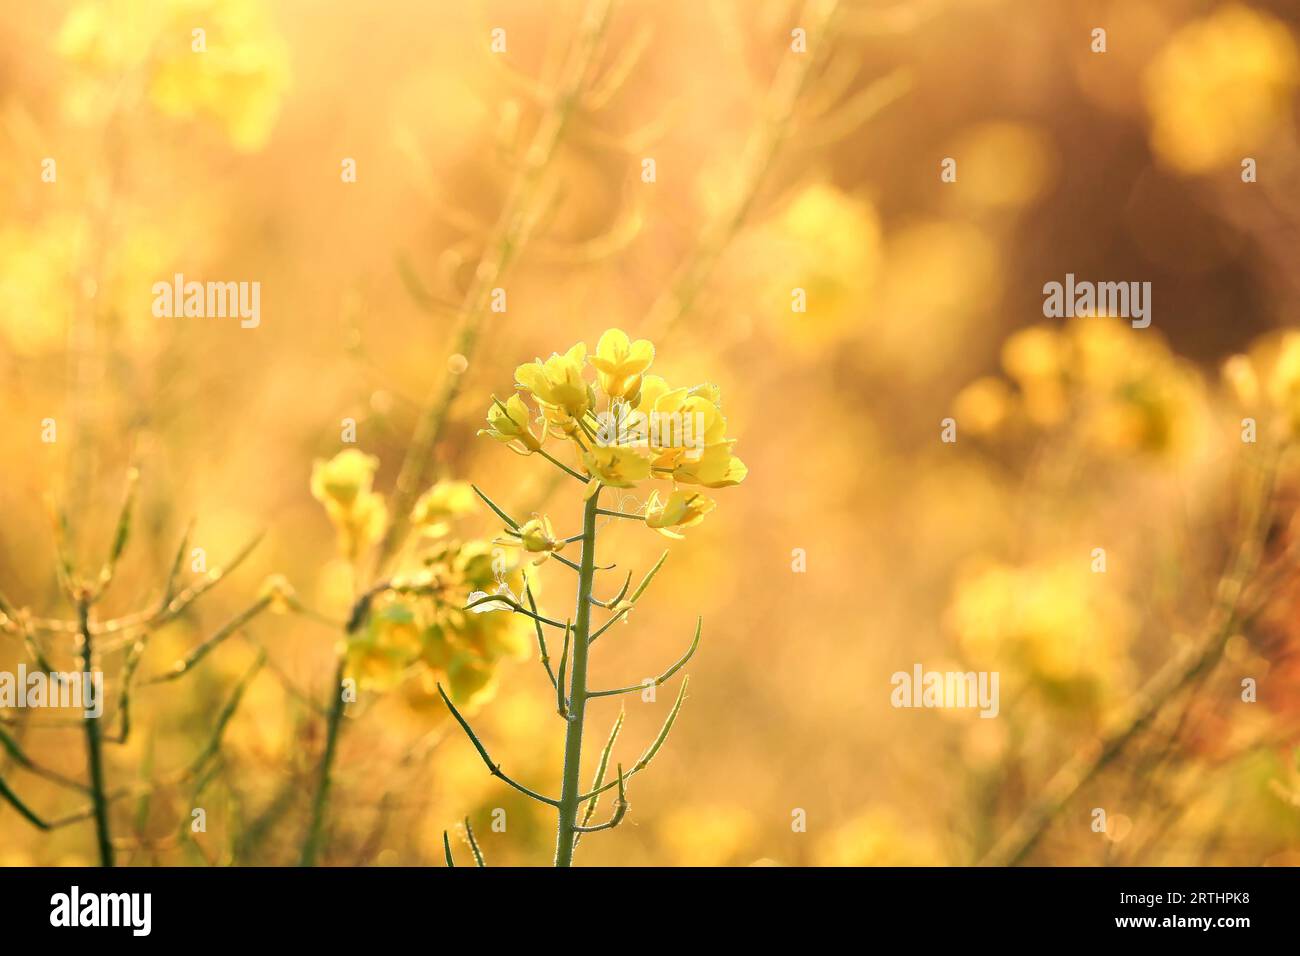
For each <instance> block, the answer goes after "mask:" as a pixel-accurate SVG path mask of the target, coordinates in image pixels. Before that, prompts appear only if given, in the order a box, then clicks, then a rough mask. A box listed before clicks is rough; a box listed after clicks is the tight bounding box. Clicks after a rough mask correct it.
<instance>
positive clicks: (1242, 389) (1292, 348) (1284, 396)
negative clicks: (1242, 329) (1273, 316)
mask: <svg viewBox="0 0 1300 956" xmlns="http://www.w3.org/2000/svg"><path fill="white" fill-rule="evenodd" d="M1223 378H1224V380H1225V382H1226V383H1227V385H1228V387H1229V388H1230V389H1231V390H1232V392H1233V396H1234V398H1235V399H1236V400H1237V402H1238V404H1240V405H1241V406H1242V408H1243V409H1245V410H1246V411H1250V412H1252V413H1255V414H1257V415H1276V416H1277V420H1278V422H1279V426H1278V427H1279V430H1280V431H1281V432H1282V433H1283V437H1286V438H1291V439H1295V438H1300V332H1294V331H1286V332H1279V333H1274V334H1272V335H1266V336H1264V337H1263V338H1261V339H1260V340H1259V341H1257V342H1255V343H1254V344H1253V345H1252V346H1251V349H1250V352H1249V353H1248V354H1246V355H1234V356H1232V357H1231V358H1229V359H1228V360H1227V361H1226V362H1224V364H1223Z"/></svg>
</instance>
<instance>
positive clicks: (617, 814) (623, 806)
mask: <svg viewBox="0 0 1300 956" xmlns="http://www.w3.org/2000/svg"><path fill="white" fill-rule="evenodd" d="M617 783H618V797H616V798H615V800H614V814H613V815H612V816H611V817H610V818H609V819H608V820H606V821H605V822H604V823H601V824H598V825H596V826H594V827H588V826H581V827H574V828H573V829H574V832H575V833H597V832H599V831H601V830H612V829H614V827H616V826H618V825H619V824H620V823H622V822H623V817H624V816H626V815H627V807H628V804H627V787H626V782H625V778H624V776H623V765H622V764H619V765H618V780H617ZM574 842H575V843H576V842H577V840H576V838H575V840H574Z"/></svg>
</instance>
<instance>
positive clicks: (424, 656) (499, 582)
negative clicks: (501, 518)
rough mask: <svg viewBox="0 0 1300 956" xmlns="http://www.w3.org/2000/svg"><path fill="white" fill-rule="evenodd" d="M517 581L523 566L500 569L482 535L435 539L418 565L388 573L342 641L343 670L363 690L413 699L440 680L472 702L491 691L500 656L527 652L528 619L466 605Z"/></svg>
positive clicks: (519, 587) (497, 553) (427, 695)
mask: <svg viewBox="0 0 1300 956" xmlns="http://www.w3.org/2000/svg"><path fill="white" fill-rule="evenodd" d="M523 583H524V572H523V570H522V569H520V568H518V567H511V568H509V569H508V570H507V569H505V568H504V567H503V565H502V561H501V549H499V548H494V547H493V546H492V545H491V544H489V543H487V542H485V541H465V542H462V541H456V540H452V539H447V540H444V541H441V542H439V543H438V544H437V545H436V546H435V547H433V548H432V549H430V550H429V551H428V552H427V553H426V554H425V555H424V556H423V558H422V563H421V567H420V569H419V570H418V571H415V572H414V573H411V574H408V575H403V576H399V577H396V578H394V580H393V582H392V587H391V588H390V589H388V590H386V591H385V592H384V593H383V594H381V595H380V596H379V597H378V598H376V600H375V604H374V606H372V607H371V609H370V614H369V616H368V617H367V619H366V625H365V627H364V628H363V629H362V630H361V631H360V632H358V633H357V634H355V635H353V637H352V639H351V640H350V641H349V642H348V671H349V674H350V675H351V676H353V677H354V678H355V679H356V681H357V686H358V687H360V688H362V689H364V690H371V691H378V692H383V691H388V690H394V689H398V688H400V689H401V690H402V691H403V694H404V696H405V698H406V700H407V701H408V702H409V703H411V704H413V705H421V704H432V703H434V702H436V701H437V699H438V693H437V685H438V683H439V682H442V683H444V684H446V686H447V687H448V690H449V692H450V693H451V696H452V698H453V699H454V700H456V701H457V702H458V703H461V704H463V705H465V706H467V707H469V708H471V709H472V708H473V707H475V706H477V705H479V704H481V703H482V702H483V701H485V700H487V699H489V698H490V697H491V696H492V693H493V691H494V689H495V683H494V678H495V676H496V673H497V669H498V667H497V665H498V664H499V663H500V662H501V661H502V660H503V659H505V658H513V659H516V660H522V659H523V658H524V657H526V656H527V654H528V651H529V648H530V647H531V644H530V643H529V640H530V636H531V634H532V625H531V624H530V623H529V621H528V619H527V618H525V617H523V616H521V615H516V614H489V613H477V612H479V611H480V610H490V609H493V608H492V606H489V607H487V608H475V607H468V608H467V605H471V604H472V603H473V601H472V598H473V597H474V596H475V595H478V594H483V593H486V592H495V591H497V590H498V589H503V590H502V593H505V591H509V592H510V593H513V594H520V593H522V591H523ZM530 586H531V587H532V588H533V590H536V585H535V582H532V583H531V584H530ZM439 712H441V711H439Z"/></svg>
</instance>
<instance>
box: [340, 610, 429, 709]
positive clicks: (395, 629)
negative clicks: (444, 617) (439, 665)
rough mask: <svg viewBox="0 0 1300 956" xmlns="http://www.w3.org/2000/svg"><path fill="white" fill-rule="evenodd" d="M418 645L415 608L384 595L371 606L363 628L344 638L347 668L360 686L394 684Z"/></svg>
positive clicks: (378, 688) (373, 687) (376, 688)
mask: <svg viewBox="0 0 1300 956" xmlns="http://www.w3.org/2000/svg"><path fill="white" fill-rule="evenodd" d="M421 646H422V641H421V634H420V625H419V622H418V620H417V618H416V614H415V610H414V608H413V607H412V606H411V604H409V603H408V602H407V600H406V599H404V598H400V597H397V596H388V597H385V598H383V599H382V603H381V604H380V605H379V606H378V607H372V608H371V610H370V616H369V618H368V619H367V621H366V627H365V629H364V630H363V631H362V632H361V633H360V634H358V635H356V636H354V637H353V638H352V639H351V640H350V641H349V642H348V671H349V672H350V673H351V675H352V676H353V678H355V680H356V681H357V686H358V687H359V688H361V689H363V690H374V691H385V690H391V689H392V688H394V687H396V686H397V685H398V684H399V683H400V682H401V680H402V678H403V676H404V674H405V672H406V669H407V668H408V667H409V666H410V665H411V664H412V663H414V661H415V660H416V658H417V657H418V656H419V654H420V650H421Z"/></svg>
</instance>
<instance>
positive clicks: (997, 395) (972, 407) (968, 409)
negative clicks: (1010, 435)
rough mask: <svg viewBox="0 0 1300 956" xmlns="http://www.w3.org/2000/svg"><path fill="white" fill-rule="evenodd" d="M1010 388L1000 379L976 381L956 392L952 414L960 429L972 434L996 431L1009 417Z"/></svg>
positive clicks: (990, 378)
mask: <svg viewBox="0 0 1300 956" xmlns="http://www.w3.org/2000/svg"><path fill="white" fill-rule="evenodd" d="M1010 409H1011V389H1009V388H1008V387H1007V384H1006V383H1005V382H1004V381H1002V379H1000V378H993V377H992V376H985V377H984V378H980V379H976V380H975V381H974V382H971V383H970V384H969V385H967V386H966V387H965V388H964V389H962V390H961V392H959V393H958V395H957V398H956V400H954V402H953V409H952V410H953V415H954V416H956V419H957V421H958V422H959V423H960V424H961V427H962V428H963V429H964V430H966V431H968V432H970V433H971V434H974V435H987V434H989V433H990V432H994V431H996V430H997V429H998V428H999V427H1000V426H1001V425H1002V423H1003V422H1004V421H1006V419H1007V416H1008V415H1009V414H1010Z"/></svg>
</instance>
